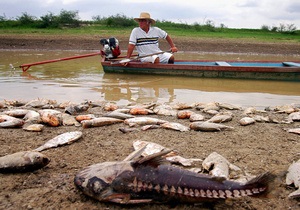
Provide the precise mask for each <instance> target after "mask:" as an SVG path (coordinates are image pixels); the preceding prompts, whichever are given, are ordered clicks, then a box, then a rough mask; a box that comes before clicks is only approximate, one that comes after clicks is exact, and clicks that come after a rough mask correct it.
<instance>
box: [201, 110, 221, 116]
mask: <svg viewBox="0 0 300 210" xmlns="http://www.w3.org/2000/svg"><path fill="white" fill-rule="evenodd" d="M203 112H205V113H206V114H209V115H217V114H219V111H217V110H213V109H212V110H206V111H203Z"/></svg>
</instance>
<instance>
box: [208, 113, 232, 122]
mask: <svg viewBox="0 0 300 210" xmlns="http://www.w3.org/2000/svg"><path fill="white" fill-rule="evenodd" d="M232 118H233V114H232V113H231V112H225V113H218V114H216V115H215V116H213V117H212V118H210V119H209V120H207V122H213V123H223V122H228V121H231V120H232Z"/></svg>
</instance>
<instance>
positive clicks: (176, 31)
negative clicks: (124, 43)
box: [0, 25, 300, 43]
mask: <svg viewBox="0 0 300 210" xmlns="http://www.w3.org/2000/svg"><path fill="white" fill-rule="evenodd" d="M158 26H159V25H158ZM159 27H161V28H162V29H164V30H166V31H167V32H168V33H169V34H170V35H171V36H172V37H191V38H214V39H245V40H248V41H249V40H252V41H255V40H256V41H263V42H296V43H300V31H296V32H295V33H294V34H289V33H279V32H272V31H264V30H260V29H229V28H215V29H214V30H212V31H206V30H201V29H199V30H197V29H195V28H186V29H183V28H176V27H170V26H166V27H162V26H159ZM131 30H132V27H128V28H124V27H106V26H101V25H91V26H89V25H86V26H81V27H79V28H64V29H35V28H16V27H15V28H13V27H10V28H2V29H1V31H0V35H1V34H13V35H24V34H30V35H66V36H67V35H69V36H72V35H77V36H87V35H88V36H93V35H99V34H101V35H102V36H116V37H118V36H122V37H124V36H126V37H129V35H130V32H131Z"/></svg>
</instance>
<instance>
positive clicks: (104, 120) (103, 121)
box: [81, 117, 133, 128]
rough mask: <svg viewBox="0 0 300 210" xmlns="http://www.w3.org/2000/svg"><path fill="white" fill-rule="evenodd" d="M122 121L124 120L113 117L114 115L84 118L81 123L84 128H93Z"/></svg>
mask: <svg viewBox="0 0 300 210" xmlns="http://www.w3.org/2000/svg"><path fill="white" fill-rule="evenodd" d="M132 119H133V118H132ZM121 122H123V120H120V119H116V118H112V117H98V118H94V119H91V120H83V121H81V124H82V127H83V128H92V127H101V126H105V125H112V124H115V123H121Z"/></svg>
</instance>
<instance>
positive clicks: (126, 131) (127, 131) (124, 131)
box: [119, 128, 139, 133]
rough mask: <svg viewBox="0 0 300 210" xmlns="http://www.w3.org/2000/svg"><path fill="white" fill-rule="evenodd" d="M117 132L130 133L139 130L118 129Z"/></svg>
mask: <svg viewBox="0 0 300 210" xmlns="http://www.w3.org/2000/svg"><path fill="white" fill-rule="evenodd" d="M119 131H121V132H122V133H130V132H135V131H139V129H137V128H119Z"/></svg>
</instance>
